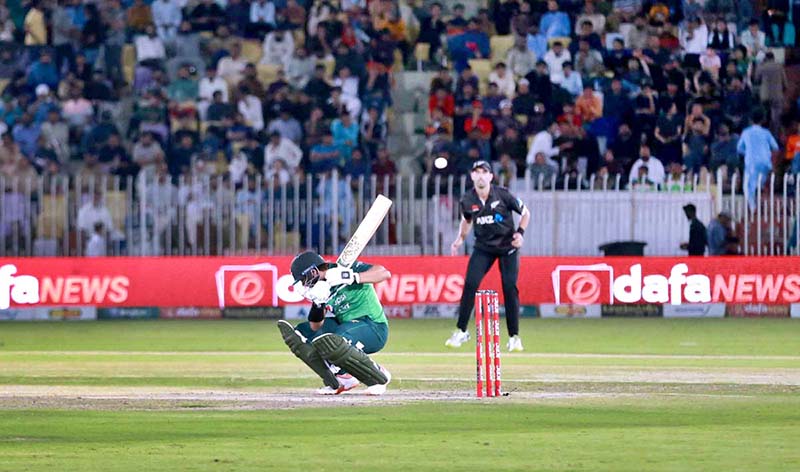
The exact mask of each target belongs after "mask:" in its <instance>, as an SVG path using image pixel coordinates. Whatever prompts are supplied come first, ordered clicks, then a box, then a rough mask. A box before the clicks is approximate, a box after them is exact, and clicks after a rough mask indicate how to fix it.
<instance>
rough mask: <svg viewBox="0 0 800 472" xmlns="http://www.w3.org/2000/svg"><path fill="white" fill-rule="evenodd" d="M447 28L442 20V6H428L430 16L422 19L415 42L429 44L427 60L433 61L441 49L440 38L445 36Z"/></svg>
mask: <svg viewBox="0 0 800 472" xmlns="http://www.w3.org/2000/svg"><path fill="white" fill-rule="evenodd" d="M446 29H447V26H446V25H445V24H444V21H443V20H442V5H441V4H440V3H438V2H434V3H433V4H431V6H430V15H429V16H426V17H425V18H423V19H422V22H421V25H420V33H419V37H418V38H417V41H418V42H420V43H427V44H430V46H431V47H430V52H429V53H428V60H429V61H434V58H435V57H436V54H437V53H438V52H439V49H441V47H442V40H441V38H442V36H443V35H444V34H445V31H446Z"/></svg>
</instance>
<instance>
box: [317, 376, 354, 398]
mask: <svg viewBox="0 0 800 472" xmlns="http://www.w3.org/2000/svg"><path fill="white" fill-rule="evenodd" d="M336 379H337V380H338V381H339V388H336V389H333V388H330V387H328V386H327V385H326V386H324V387H322V388H320V389H317V395H339V394H340V393H344V392H346V391H348V390H353V389H354V388H356V387H358V385H359V384H360V383H361V382H359V381H358V379H357V378H355V377H353V376H352V375H350V374H342V375H337V376H336Z"/></svg>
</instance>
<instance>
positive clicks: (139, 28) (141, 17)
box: [128, 0, 153, 33]
mask: <svg viewBox="0 0 800 472" xmlns="http://www.w3.org/2000/svg"><path fill="white" fill-rule="evenodd" d="M152 24H153V12H152V11H151V10H150V6H149V5H147V4H146V3H144V2H143V1H142V0H136V2H134V4H133V5H131V7H130V8H129V9H128V27H129V28H130V29H132V30H133V31H135V32H139V33H141V32H144V30H145V28H146V27H147V26H149V25H152Z"/></svg>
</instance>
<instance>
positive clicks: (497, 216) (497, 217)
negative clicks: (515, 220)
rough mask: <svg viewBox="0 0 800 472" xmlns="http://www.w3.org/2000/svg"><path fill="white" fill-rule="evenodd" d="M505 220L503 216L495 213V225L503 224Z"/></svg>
mask: <svg viewBox="0 0 800 472" xmlns="http://www.w3.org/2000/svg"><path fill="white" fill-rule="evenodd" d="M504 219H505V218H503V215H501V214H500V213H495V214H494V221H495V223H502V222H503V220H504Z"/></svg>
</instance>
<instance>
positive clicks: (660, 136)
mask: <svg viewBox="0 0 800 472" xmlns="http://www.w3.org/2000/svg"><path fill="white" fill-rule="evenodd" d="M682 129H683V127H682V125H681V117H680V116H679V115H678V106H677V104H675V103H672V104H671V105H670V107H669V109H668V110H667V112H666V114H664V113H662V114H661V116H660V117H659V118H658V120H657V121H656V129H655V133H654V135H655V138H656V140H657V149H658V153H659V155H660V156H661V158H662V159H663V161H664V162H666V163H668V164H669V163H671V162H680V161H681V159H680V155H681V147H680V137H681V134H682Z"/></svg>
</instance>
